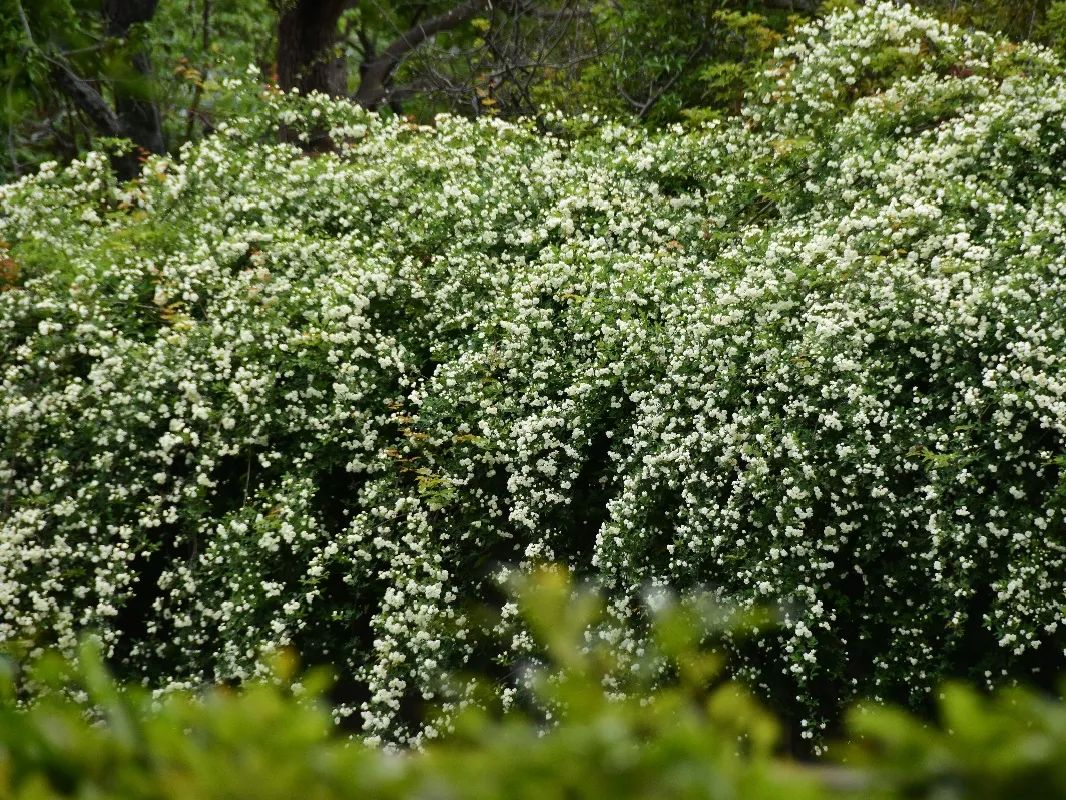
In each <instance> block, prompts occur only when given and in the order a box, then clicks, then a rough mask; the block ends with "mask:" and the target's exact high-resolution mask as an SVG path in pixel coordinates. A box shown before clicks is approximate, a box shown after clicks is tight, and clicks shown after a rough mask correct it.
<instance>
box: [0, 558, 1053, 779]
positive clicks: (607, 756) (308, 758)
mask: <svg viewBox="0 0 1066 800" xmlns="http://www.w3.org/2000/svg"><path fill="white" fill-rule="evenodd" d="M560 576H561V573H558V572H548V573H542V574H541V575H540V576H539V578H538V580H537V581H536V583H535V587H536V590H535V591H534V592H527V593H526V594H525V596H524V600H523V601H522V602H521V603H520V604H519V605H520V608H521V609H522V613H523V616H524V618H526V619H527V620H528V621H529V622H530V626H531V628H532V630H533V631H534V632H535V638H536V639H537V641H538V643H539V644H540V645H542V646H543V647H544V648H545V649H546V652H547V653H548V658H547V659H546V662H545V665H544V666H542V667H540V668H537V669H534V670H533V671H532V672H531V675H530V680H531V683H532V685H533V686H535V687H536V688H535V692H536V694H537V696H538V697H539V698H540V700H541V701H542V707H543V706H554V707H558V708H563V709H565V711H563V713H562V714H561V716H560V717H559V718H558V720H557V721H549V720H546V719H545V717H544V715H543V714H536V713H530V712H520V711H516V710H512V711H511V712H509V713H507V714H504V715H500V714H499V713H498V709H497V711H496V712H486V711H484V710H475V709H470V710H468V711H467V712H466V713H465V714H464V715H461V716H460V718H459V719H458V722H457V725H456V730H455V731H454V732H453V733H450V734H447V735H445V736H444V737H443V738H442V739H440V740H438V741H434V742H432V743H430V744H429V745H428V746H427V747H426V748H424V749H422V750H419V751H407V752H394V751H386V750H382V749H375V748H368V747H366V746H365V745H363V744H360V743H354V742H349V741H347V740H345V738H344V737H343V736H340V735H338V732H337V729H336V727H335V726H334V725H333V724H332V721H331V719H330V714H329V710H328V706H327V705H326V704H325V703H323V702H322V698H321V694H320V692H321V691H322V688H323V686H324V685H325V681H324V680H323V677H322V676H321V675H320V674H314V673H312V674H305V675H300V674H299V673H298V672H297V671H294V669H293V667H294V664H293V661H292V659H291V656H285V657H281V658H278V659H276V660H275V662H274V667H273V669H274V672H273V680H271V681H266V682H255V683H252V684H250V685H247V686H245V687H244V688H243V689H242V690H240V691H234V690H232V689H225V688H222V687H215V688H213V689H211V690H209V691H207V692H206V693H197V694H193V693H188V692H184V691H179V692H173V693H169V694H167V695H166V696H165V697H163V698H162V699H159V700H155V699H153V698H152V695H151V693H149V692H147V691H145V690H144V689H136V688H121V687H118V686H116V685H115V683H114V682H113V680H112V679H111V678H110V676H109V675H108V674H107V672H106V670H105V669H104V668H103V666H102V663H101V660H100V653H99V652H98V650H97V649H96V648H94V646H92V644H91V643H89V642H87V643H86V645H85V646H84V647H83V650H82V658H81V668H80V669H78V670H72V669H71V668H70V667H69V665H67V664H65V663H63V662H62V661H57V660H53V658H48V657H46V658H45V659H44V660H43V661H42V662H40V663H38V664H37V666H36V669H35V672H36V675H37V678H36V680H37V681H38V682H40V683H42V684H47V685H48V686H50V687H52V689H53V690H54V691H53V692H52V693H47V694H45V695H44V696H43V697H42V698H40V699H39V700H38V702H37V703H36V704H35V705H34V706H33V707H32V708H31V709H29V710H28V711H27V710H23V709H20V708H18V707H17V706H16V705H15V704H13V703H12V702H11V690H12V688H13V685H12V683H11V676H10V675H7V676H6V677H7V680H6V681H4V682H3V684H2V685H3V686H4V687H5V692H4V695H3V697H4V699H2V700H0V797H4V798H12V800H15V799H16V798H18V800H30V798H33V800H44V798H60V797H69V798H115V799H116V800H118V799H119V798H121V800H194V799H195V800H212V798H219V799H220V800H221V798H226V799H227V800H240V799H241V798H255V800H270V798H279V800H281V799H282V798H284V799H285V800H288V799H289V798H294V797H300V798H315V799H316V800H339V798H360V800H364V799H365V800H378V799H380V800H386V799H395V800H400V798H410V799H411V800H415V799H425V800H429V799H430V798H433V799H434V800H474V799H475V798H477V799H478V800H489V799H490V798H499V799H500V800H504V799H505V798H506V800H522V799H524V798H528V799H529V800H533V798H536V800H541V799H542V798H564V797H565V798H589V799H590V800H592V798H596V800H598V798H603V797H610V798H618V799H619V800H625V799H626V798H640V799H641V800H648V799H649V798H664V799H665V798H670V799H671V800H674V798H691V799H692V800H696V799H697V798H706V800H712V798H713V799H714V800H724V799H725V798H743V799H744V800H759V798H766V800H777V798H782V797H788V798H790V799H791V798H795V800H844V799H845V798H852V799H853V800H858V799H859V798H863V800H889V799H890V798H911V799H912V800H913V799H915V798H929V799H930V800H933V798H936V799H937V800H946V799H947V798H959V799H960V800H962V799H963V798H965V799H966V800H978V799H979V798H988V799H989V800H992V799H996V800H1008V798H1018V797H1061V796H1063V793H1064V791H1066V705H1064V704H1063V703H1062V702H1060V701H1050V700H1048V699H1047V698H1045V697H1041V696H1040V695H1037V694H1034V693H1031V692H1024V691H1020V690H1013V691H1011V692H1004V693H1002V694H1000V695H998V696H996V697H993V698H986V697H981V696H980V695H979V694H978V693H976V692H974V691H973V690H971V689H965V688H963V687H961V686H954V687H946V688H945V690H944V692H943V693H942V698H943V699H942V701H941V707H942V721H941V725H940V726H933V727H930V726H928V725H926V724H925V723H924V722H923V721H920V720H918V719H915V718H913V717H911V716H909V715H908V714H906V713H905V712H902V711H899V710H893V709H887V708H867V709H866V710H864V711H857V712H856V713H855V716H854V718H853V721H852V724H851V730H850V735H851V736H852V738H853V740H854V741H855V742H856V743H857V744H855V745H853V746H852V747H851V748H850V749H849V750H841V751H840V752H839V760H842V762H843V763H837V764H834V763H833V762H823V763H821V764H811V763H798V762H795V761H792V760H789V759H788V758H786V757H785V756H783V755H782V753H781V751H780V742H779V738H778V734H779V730H780V729H779V726H778V725H777V723H776V722H775V721H774V719H773V717H772V715H770V714H768V713H767V712H766V711H765V710H764V709H762V708H760V707H759V705H758V703H756V702H755V701H754V700H753V699H752V698H751V697H750V695H748V694H747V693H746V692H744V691H743V690H741V689H739V688H738V687H737V686H736V685H734V684H730V683H724V684H723V683H722V682H721V676H720V673H719V668H720V667H721V660H720V659H719V658H718V657H717V655H716V654H715V653H714V652H713V651H708V650H706V649H704V648H703V647H701V646H700V642H701V640H702V639H703V638H704V636H705V634H706V633H707V632H708V628H711V629H713V628H714V627H715V626H714V625H713V624H711V625H708V623H709V622H710V619H709V618H708V617H707V616H706V615H705V614H703V613H700V609H701V606H700V604H698V603H684V604H676V603H675V604H672V605H670V606H668V607H666V608H660V609H659V610H658V611H657V612H656V613H655V614H654V615H653V616H654V622H653V625H652V633H651V635H650V644H649V648H648V653H647V656H648V658H656V659H666V660H668V661H669V662H670V663H671V664H672V665H673V666H674V669H675V678H674V680H672V681H671V682H670V684H669V685H663V684H662V683H659V684H657V685H650V684H646V685H644V686H643V690H642V691H641V692H640V693H639V694H630V695H627V696H624V697H618V696H617V695H614V694H613V693H611V692H609V691H607V690H605V689H604V685H603V682H604V680H605V679H607V678H609V677H610V675H611V674H612V672H613V671H614V669H615V668H616V667H617V664H614V663H613V662H614V661H615V659H616V658H617V653H616V652H614V651H613V650H612V649H611V648H610V647H609V646H606V645H602V646H600V647H593V648H589V647H587V646H586V643H585V642H584V640H583V637H582V635H581V633H582V626H581V623H587V624H591V623H593V622H594V621H595V619H596V611H597V603H596V600H595V597H594V596H592V595H589V594H585V593H579V594H577V595H576V596H575V595H573V594H571V592H570V587H569V586H568V585H567V584H566V583H565V582H564V581H561V580H560V579H559V578H560ZM590 600H591V602H589V601H590ZM560 610H562V611H565V612H567V616H566V620H567V621H568V622H567V623H566V624H564V625H562V626H560V625H559V621H558V620H559V618H558V612H559V611H560ZM703 610H704V611H705V610H706V609H703ZM52 656H53V657H54V654H52ZM72 696H75V697H78V698H80V699H71V698H72ZM87 711H89V713H90V714H91V715H92V716H91V718H89V719H87V718H86V712H87ZM949 730H951V731H953V732H949Z"/></svg>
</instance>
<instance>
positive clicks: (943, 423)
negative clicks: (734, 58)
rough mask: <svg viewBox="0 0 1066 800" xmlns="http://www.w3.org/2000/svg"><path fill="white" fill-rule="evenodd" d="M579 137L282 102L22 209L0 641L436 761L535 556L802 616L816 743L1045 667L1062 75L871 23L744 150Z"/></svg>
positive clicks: (709, 142)
mask: <svg viewBox="0 0 1066 800" xmlns="http://www.w3.org/2000/svg"><path fill="white" fill-rule="evenodd" d="M595 122H596V121H595V120H594V119H590V118H586V119H560V118H551V119H549V120H548V127H549V128H551V130H550V131H549V132H547V133H544V132H541V133H538V132H536V131H535V130H533V129H532V128H531V127H527V126H521V125H511V124H504V123H500V122H495V121H490V120H482V121H479V122H475V123H471V122H464V121H460V120H457V119H452V118H447V117H443V118H440V119H438V121H437V124H436V125H435V126H433V127H419V126H413V125H410V124H407V123H405V122H403V121H400V120H396V119H386V118H379V117H377V116H375V115H372V114H368V113H365V112H363V111H360V110H358V109H355V108H352V107H350V106H348V105H346V104H344V103H339V102H334V101H329V100H327V99H325V98H322V97H309V98H298V97H288V96H284V95H280V94H277V93H273V92H267V93H266V94H265V95H264V97H263V99H262V102H261V104H259V105H256V106H254V107H250V108H249V109H248V110H247V111H246V113H243V114H240V115H237V116H234V118H232V119H231V120H230V121H229V123H228V124H225V125H222V126H220V128H219V130H218V133H217V135H215V136H213V137H211V138H210V139H208V140H206V141H204V142H202V143H199V144H196V145H191V146H186V147H185V148H184V149H183V150H182V152H181V154H180V157H179V158H176V159H168V158H154V159H151V160H149V161H148V162H147V163H146V165H145V168H144V172H143V175H142V177H141V178H140V179H139V180H137V181H134V182H132V183H129V184H121V185H120V184H118V183H116V180H115V178H114V177H113V175H112V173H111V171H110V169H109V167H108V161H107V158H106V156H105V155H103V154H93V155H91V156H89V157H88V158H87V159H86V160H85V161H84V162H75V163H74V164H72V165H71V166H69V167H66V168H62V169H60V168H59V167H57V166H55V165H46V166H45V167H44V168H42V170H41V171H40V172H39V174H37V175H35V176H32V177H28V178H25V179H23V180H20V181H19V182H17V183H13V184H10V185H8V186H5V187H3V188H2V189H0V239H2V240H3V242H4V245H3V247H4V253H3V261H2V263H4V264H7V265H8V266H6V267H5V268H4V271H3V273H0V274H2V276H3V278H2V281H3V282H2V284H0V286H2V288H3V291H0V342H2V348H3V349H2V351H0V352H2V354H3V355H2V356H0V391H2V393H3V402H2V404H0V525H2V529H0V530H2V535H0V608H2V615H0V640H3V641H7V642H9V643H16V642H22V643H24V645H25V647H26V648H28V650H29V652H31V653H33V652H37V651H39V650H40V648H42V647H44V646H46V645H57V646H58V647H60V648H61V649H65V650H67V651H72V650H73V648H74V646H75V641H76V638H77V634H78V632H79V631H80V630H82V629H85V628H93V629H95V630H97V631H98V632H99V634H100V636H101V638H102V640H103V642H104V644H105V647H106V649H107V654H108V656H109V658H110V660H111V661H112V663H114V664H115V665H116V667H117V668H118V669H119V670H120V673H121V674H122V675H124V676H132V677H136V678H139V679H143V680H144V681H147V682H149V683H151V684H152V685H154V686H160V687H165V686H170V687H180V686H182V685H186V686H188V685H195V684H198V683H200V682H202V681H219V680H240V679H245V678H248V677H250V676H251V675H252V674H253V673H254V671H255V669H256V668H255V664H256V663H257V657H258V656H259V655H260V654H261V653H263V652H264V651H267V652H269V651H270V650H272V649H276V648H277V647H280V646H294V647H296V648H297V649H298V650H299V651H300V652H301V653H302V654H303V656H304V658H305V659H306V660H307V661H309V662H311V663H317V662H323V661H327V662H331V663H333V664H334V665H336V666H337V667H338V668H339V669H340V670H341V671H342V672H343V674H344V675H345V676H347V681H346V682H345V683H343V684H342V687H341V688H342V690H343V691H341V692H340V693H339V694H340V698H339V700H338V705H337V709H336V714H337V716H338V717H345V716H348V715H351V714H353V713H358V714H360V715H361V725H362V727H363V729H364V730H365V732H366V733H367V735H368V736H369V737H370V738H371V739H378V738H383V739H389V740H393V741H399V742H408V741H419V740H420V738H421V737H422V736H424V735H425V734H426V733H427V732H426V731H425V730H423V728H422V726H421V724H420V722H418V720H419V719H420V718H421V714H420V711H419V709H420V708H421V705H422V703H424V702H426V701H433V702H437V701H441V700H442V698H443V701H444V705H445V709H447V708H455V707H456V706H460V705H463V704H464V703H466V702H467V701H468V700H469V699H471V698H472V697H473V688H472V687H471V686H470V685H468V684H466V683H464V682H462V681H459V680H457V679H451V680H444V679H442V677H441V676H442V675H446V674H449V673H450V672H451V671H452V670H455V669H461V668H462V667H464V666H465V665H468V664H471V663H486V662H493V661H495V662H498V663H499V664H501V665H502V666H503V667H504V668H505V669H506V667H507V665H508V664H511V663H513V662H514V659H515V658H516V657H517V656H518V655H521V654H522V653H524V652H526V651H527V650H528V648H529V647H530V645H529V637H528V635H527V634H526V631H525V628H524V626H523V624H522V623H521V622H520V621H519V620H518V618H517V617H516V616H515V615H514V613H513V608H511V607H510V606H509V605H505V606H504V614H505V620H504V623H502V624H499V625H496V626H495V627H494V628H492V629H489V628H488V627H487V626H486V625H484V624H482V622H480V618H479V616H478V615H477V614H475V613H473V612H474V611H476V608H477V606H478V605H479V604H481V603H485V602H491V601H492V600H493V598H494V597H496V596H497V591H496V588H495V587H496V584H497V582H498V581H499V579H500V578H501V576H503V575H505V574H506V572H507V570H506V569H505V568H503V567H502V566H501V565H507V564H509V565H513V566H517V567H519V568H525V567H529V566H531V565H534V564H537V563H540V562H543V561H546V560H553V561H559V562H563V563H567V564H569V565H571V566H572V567H573V568H574V569H575V570H577V571H578V572H579V573H580V574H582V575H584V576H586V577H588V578H593V579H595V580H597V581H598V582H599V583H600V584H601V585H602V586H603V587H604V588H605V589H606V590H608V591H609V592H610V594H611V596H612V598H613V601H612V608H613V610H614V613H615V615H616V616H617V618H618V619H619V621H620V623H628V622H629V621H630V620H629V618H630V616H631V611H630V609H631V608H632V607H633V598H635V597H636V596H638V595H639V594H640V593H643V592H645V591H647V589H648V587H655V586H664V585H665V586H669V587H672V588H673V589H675V590H681V591H684V590H687V589H691V588H696V587H702V588H704V589H710V590H711V591H714V592H716V593H717V594H718V595H720V596H721V597H723V598H728V599H729V600H730V601H731V602H733V603H736V604H739V605H740V606H741V607H747V606H750V607H761V606H766V605H771V606H777V607H778V608H779V609H780V610H781V614H782V619H783V625H782V627H781V629H780V630H779V631H778V632H777V633H776V634H774V635H771V636H766V637H762V638H760V639H758V640H757V641H756V642H755V643H751V642H748V643H739V642H738V643H737V645H736V653H735V656H734V657H735V659H736V662H735V663H736V664H737V670H738V672H739V674H740V675H741V676H742V677H743V678H745V679H746V680H748V681H749V682H750V683H751V685H752V686H753V687H755V688H756V689H757V691H758V692H760V693H761V694H762V695H763V696H765V697H767V698H769V699H770V701H771V702H772V703H773V704H774V705H775V707H776V708H778V709H782V710H785V711H787V712H788V713H790V714H794V715H795V716H796V719H797V720H802V723H801V724H802V725H803V727H804V735H805V736H807V737H817V736H818V735H819V731H820V729H821V728H823V727H824V726H825V725H826V724H827V722H828V721H829V720H831V719H833V718H834V716H835V715H836V714H837V712H838V710H839V709H840V708H841V707H842V705H843V704H845V703H847V702H848V701H849V700H850V699H851V698H853V697H857V696H872V697H874V698H877V699H903V700H908V701H911V702H914V703H923V702H924V701H925V699H926V697H927V695H928V693H929V692H930V690H931V687H932V686H934V685H936V683H937V682H938V681H939V680H940V679H941V678H943V677H945V676H949V675H955V674H964V675H967V676H970V677H975V678H977V679H979V680H982V681H985V682H987V683H988V684H995V683H1000V682H1003V681H1006V680H1012V679H1014V678H1017V677H1027V678H1029V679H1033V678H1034V676H1036V677H1037V678H1039V677H1041V676H1044V675H1047V674H1048V673H1049V672H1051V671H1054V670H1055V669H1058V668H1060V667H1061V666H1063V664H1064V661H1066V659H1064V646H1066V633H1064V630H1063V626H1062V624H1063V616H1064V602H1066V560H1064V554H1066V536H1064V522H1063V512H1064V500H1066V492H1064V490H1063V488H1062V487H1063V483H1062V480H1061V478H1060V472H1061V469H1062V466H1063V464H1064V463H1066V461H1064V457H1066V453H1064V448H1063V434H1064V431H1066V427H1064V426H1066V401H1064V395H1066V374H1064V366H1066V362H1064V358H1066V322H1064V321H1063V313H1062V309H1063V303H1064V301H1066V261H1064V258H1066V256H1064V253H1066V187H1064V183H1063V173H1062V170H1061V164H1062V162H1063V158H1064V157H1066V151H1064V148H1066V81H1064V80H1063V73H1062V68H1061V66H1060V64H1059V63H1058V62H1057V61H1056V60H1055V58H1054V57H1053V56H1052V55H1050V54H1049V53H1048V52H1045V51H1042V50H1039V49H1037V48H1034V47H1030V46H1022V47H1018V46H1016V45H1012V44H1008V43H1005V42H1001V41H997V40H994V39H992V38H991V37H988V36H984V35H978V34H964V33H962V32H960V31H959V30H957V29H955V28H951V27H949V26H946V25H944V24H942V23H938V22H935V21H932V20H929V19H926V18H923V17H921V16H918V15H916V14H914V13H913V12H912V11H910V10H909V9H908V8H907V7H903V8H896V7H894V6H892V5H889V4H881V5H874V6H867V7H864V8H862V9H861V10H858V11H844V12H841V13H839V14H837V15H834V16H832V17H830V18H828V19H827V20H826V21H824V22H822V23H819V24H817V25H814V26H811V27H808V28H805V29H803V30H801V32H800V34H799V36H798V37H797V38H796V39H795V41H794V42H793V43H792V44H790V45H788V46H786V47H784V48H783V49H782V50H781V51H780V52H779V53H778V66H777V67H776V68H775V70H774V71H773V72H771V73H769V74H767V75H766V77H765V81H764V84H763V85H762V86H760V88H759V93H758V96H756V97H755V98H753V99H752V100H751V102H750V103H749V107H748V108H747V110H746V112H745V114H744V116H743V118H742V119H741V120H740V121H739V122H737V123H716V124H713V125H709V126H707V127H706V128H705V129H703V130H701V131H699V132H696V133H692V132H689V133H685V132H681V131H674V132H667V133H663V134H649V133H646V132H642V131H638V130H631V129H628V128H625V127H620V126H615V125H604V126H597V125H596V124H595ZM281 126H283V127H284V128H285V129H286V130H287V131H288V132H289V133H290V134H291V133H292V132H294V131H298V130H301V129H308V130H315V131H317V130H323V129H328V130H329V132H330V137H331V140H332V142H333V144H334V145H335V152H329V153H324V154H318V153H308V152H304V151H301V150H299V149H297V148H296V147H294V146H292V145H288V144H277V143H276V142H277V137H276V132H277V130H278V128H279V127H281ZM602 635H603V636H607V637H613V638H612V641H613V642H614V644H615V646H616V647H617V649H618V650H619V652H620V653H623V654H624V653H631V654H633V656H634V657H637V655H639V653H640V649H641V636H640V632H639V625H634V626H628V625H625V624H622V625H620V626H619V629H618V630H617V631H615V632H613V633H612V632H610V631H607V632H604V633H603V634H602ZM505 669H504V671H505ZM513 688H514V687H511V686H508V683H507V680H503V681H502V682H501V689H500V691H501V693H502V696H503V697H504V699H505V700H508V699H509V698H512V697H513V696H514V694H513ZM357 719H359V718H358V717H357ZM432 733H433V730H430V731H429V734H430V735H432Z"/></svg>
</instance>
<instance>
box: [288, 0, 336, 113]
mask: <svg viewBox="0 0 1066 800" xmlns="http://www.w3.org/2000/svg"><path fill="white" fill-rule="evenodd" d="M349 1H350V0H296V2H295V3H293V4H292V5H291V6H290V7H289V9H288V10H287V11H286V12H285V13H284V15H282V17H281V20H280V22H279V23H278V84H279V85H280V86H281V88H282V89H285V90H286V91H288V90H291V89H299V90H300V92H301V93H303V94H307V93H309V92H314V91H318V92H323V93H325V94H328V95H332V96H334V97H342V96H344V95H346V94H347V93H348V67H347V62H346V61H345V58H344V53H343V51H342V50H340V49H339V47H338V36H337V20H338V19H340V15H341V13H343V11H344V10H345V9H346V8H347V7H348V5H349Z"/></svg>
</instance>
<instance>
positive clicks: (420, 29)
mask: <svg viewBox="0 0 1066 800" xmlns="http://www.w3.org/2000/svg"><path fill="white" fill-rule="evenodd" d="M489 6H491V0H467V1H466V2H465V3H460V4H459V5H457V6H456V7H455V8H453V9H452V10H451V11H446V12H445V13H443V14H438V15H437V16H435V17H430V18H429V19H427V20H425V21H424V22H420V23H418V24H417V25H413V26H412V27H410V28H408V29H407V30H406V31H404V32H403V33H401V34H400V35H399V37H397V38H396V39H395V40H394V41H393V42H392V43H391V44H389V45H388V47H386V48H385V49H384V50H382V51H381V54H380V55H379V56H378V57H377V58H375V59H374V60H373V61H371V62H370V63H369V64H367V65H366V67H365V69H364V70H363V79H362V81H360V83H359V90H358V91H357V92H356V93H355V97H354V99H355V102H357V103H359V104H360V105H361V106H364V107H366V108H373V107H375V106H377V105H378V104H379V103H380V102H381V101H382V100H383V99H384V98H385V96H386V95H387V94H388V92H387V90H386V84H387V83H388V81H389V78H390V77H391V76H392V73H393V72H394V71H395V69H396V67H398V66H399V65H400V62H401V61H403V59H404V57H405V56H406V55H408V54H409V53H410V52H411V51H413V50H415V49H416V48H417V47H419V46H420V45H421V44H422V43H423V42H425V41H426V40H427V39H429V38H431V37H433V36H435V35H437V34H438V33H440V32H441V31H446V30H451V29H452V28H455V27H458V26H459V25H461V24H463V23H464V22H466V21H467V20H469V19H471V18H472V17H474V16H475V15H476V14H477V13H478V12H479V11H481V10H482V9H484V8H488V7H489Z"/></svg>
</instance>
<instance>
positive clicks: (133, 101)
mask: <svg viewBox="0 0 1066 800" xmlns="http://www.w3.org/2000/svg"><path fill="white" fill-rule="evenodd" d="M158 4H159V0H104V2H103V4H102V10H103V14H104V19H105V20H106V23H107V35H108V36H112V37H115V38H123V39H124V38H126V37H127V36H128V35H129V32H130V28H131V27H133V26H134V25H137V24H140V23H144V22H149V21H150V20H151V19H152V17H153V15H154V14H155V10H156V6H157V5H158ZM130 64H131V66H132V67H133V71H134V73H135V76H134V77H133V78H132V79H120V80H116V81H115V82H114V88H113V90H114V93H115V115H116V117H117V118H118V120H119V123H120V124H121V126H122V129H123V131H124V133H125V135H126V136H128V137H129V138H130V139H131V140H132V141H133V143H134V144H135V145H136V146H137V147H139V148H141V149H142V150H145V151H147V152H149V153H162V152H163V151H164V150H165V149H166V146H165V144H164V142H163V126H162V122H161V121H160V117H159V109H158V108H157V107H156V104H155V102H154V101H153V100H152V98H151V96H150V95H151V92H150V91H149V90H148V85H149V81H150V80H151V76H152V63H151V60H150V59H149V57H148V52H147V51H146V50H143V49H142V50H137V51H135V52H134V53H133V54H132V57H131V59H130ZM126 162H127V163H124V164H123V165H122V166H121V169H120V171H121V172H123V173H125V177H131V176H132V175H134V174H136V172H137V171H138V164H137V155H136V154H134V155H132V156H131V157H130V158H128V159H127V160H126Z"/></svg>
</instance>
